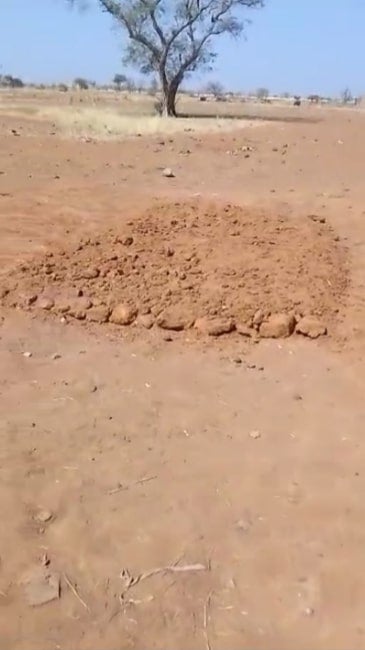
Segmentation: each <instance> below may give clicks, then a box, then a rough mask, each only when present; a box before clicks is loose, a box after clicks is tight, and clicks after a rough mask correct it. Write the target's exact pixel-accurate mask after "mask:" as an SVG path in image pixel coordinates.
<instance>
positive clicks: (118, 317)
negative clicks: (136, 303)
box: [109, 303, 138, 325]
mask: <svg viewBox="0 0 365 650" xmlns="http://www.w3.org/2000/svg"><path fill="white" fill-rule="evenodd" d="M137 313H138V312H137V309H136V308H135V307H132V306H130V305H126V304H125V303H120V304H119V305H117V306H116V307H114V309H113V311H112V313H111V315H110V318H109V320H110V322H111V323H114V324H115V325H131V324H132V323H133V321H134V320H135V319H136V317H137Z"/></svg>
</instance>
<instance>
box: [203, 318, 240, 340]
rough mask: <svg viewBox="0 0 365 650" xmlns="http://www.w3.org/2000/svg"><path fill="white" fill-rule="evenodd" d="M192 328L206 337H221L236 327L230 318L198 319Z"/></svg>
mask: <svg viewBox="0 0 365 650" xmlns="http://www.w3.org/2000/svg"><path fill="white" fill-rule="evenodd" d="M194 327H195V329H197V330H199V332H202V333H203V334H207V335H208V336H222V335H223V334H230V332H233V331H234V330H235V327H236V326H235V324H234V321H233V320H232V319H230V318H198V320H197V321H195V324H194Z"/></svg>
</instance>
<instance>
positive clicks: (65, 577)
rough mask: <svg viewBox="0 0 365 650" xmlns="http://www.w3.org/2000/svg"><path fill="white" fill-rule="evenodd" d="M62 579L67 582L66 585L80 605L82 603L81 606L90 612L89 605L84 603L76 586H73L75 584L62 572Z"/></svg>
mask: <svg viewBox="0 0 365 650" xmlns="http://www.w3.org/2000/svg"><path fill="white" fill-rule="evenodd" d="M63 579H64V581H65V583H66V584H67V586H68V587H69V588H70V589H71V591H72V593H73V594H74V596H76V598H77V600H78V601H79V602H80V603H81V605H82V606H83V607H85V609H86V611H87V612H90V609H89V607H88V606H87V604H86V603H85V601H84V600H82V598H81V596H80V594H79V593H78V591H77V589H76V587H75V586H74V585H73V584H72V582H71V581H70V580H69V579H68V577H67V575H66V574H65V573H64V574H63Z"/></svg>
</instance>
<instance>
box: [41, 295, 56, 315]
mask: <svg viewBox="0 0 365 650" xmlns="http://www.w3.org/2000/svg"><path fill="white" fill-rule="evenodd" d="M37 304H38V307H39V308H40V309H45V310H46V311H50V310H51V309H53V307H54V300H53V299H52V298H46V297H45V296H44V297H43V298H40V299H39V300H38V303H37Z"/></svg>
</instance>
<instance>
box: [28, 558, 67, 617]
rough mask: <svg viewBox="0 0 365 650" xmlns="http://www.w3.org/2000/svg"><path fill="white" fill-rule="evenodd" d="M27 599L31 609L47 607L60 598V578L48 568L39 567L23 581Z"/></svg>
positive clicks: (31, 571)
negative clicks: (46, 605) (47, 604)
mask: <svg viewBox="0 0 365 650" xmlns="http://www.w3.org/2000/svg"><path fill="white" fill-rule="evenodd" d="M21 584H22V585H23V587H24V594H25V599H26V601H27V603H28V605H30V606H31V607H38V606H40V605H45V604H46V603H50V602H52V601H53V600H58V598H59V597H60V576H59V574H58V573H54V572H53V571H50V569H49V567H47V566H37V567H35V568H33V569H31V570H30V571H28V573H26V574H25V576H24V577H23V578H22V580H21Z"/></svg>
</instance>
